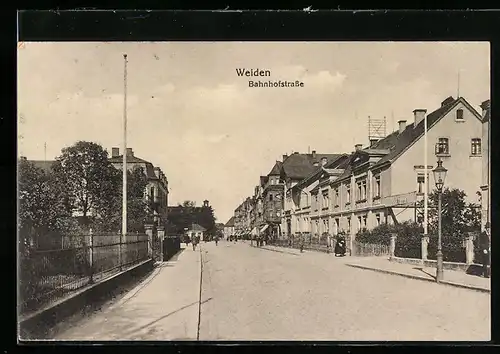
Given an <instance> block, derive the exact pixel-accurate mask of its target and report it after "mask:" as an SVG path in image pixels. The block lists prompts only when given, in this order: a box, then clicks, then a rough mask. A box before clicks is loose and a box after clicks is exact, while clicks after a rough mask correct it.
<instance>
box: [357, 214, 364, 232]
mask: <svg viewBox="0 0 500 354" xmlns="http://www.w3.org/2000/svg"><path fill="white" fill-rule="evenodd" d="M362 226H363V224H362V221H361V216H358V230H361V227H362Z"/></svg>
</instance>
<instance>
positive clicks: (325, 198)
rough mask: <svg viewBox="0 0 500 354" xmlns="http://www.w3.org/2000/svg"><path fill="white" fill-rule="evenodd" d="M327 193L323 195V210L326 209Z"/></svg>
mask: <svg viewBox="0 0 500 354" xmlns="http://www.w3.org/2000/svg"><path fill="white" fill-rule="evenodd" d="M328 204H329V203H328V193H324V194H323V209H326V208H328Z"/></svg>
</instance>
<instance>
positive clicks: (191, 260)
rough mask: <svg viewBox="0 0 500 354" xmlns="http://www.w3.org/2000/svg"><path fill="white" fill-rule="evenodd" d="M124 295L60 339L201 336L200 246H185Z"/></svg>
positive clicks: (185, 338) (166, 338) (184, 337)
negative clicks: (199, 323) (199, 324)
mask: <svg viewBox="0 0 500 354" xmlns="http://www.w3.org/2000/svg"><path fill="white" fill-rule="evenodd" d="M181 247H182V250H181V253H179V254H178V255H177V256H174V257H173V258H172V259H171V260H170V261H169V262H164V263H163V264H161V265H158V266H157V268H156V269H155V270H154V271H153V273H152V274H151V275H150V276H149V277H148V278H147V279H145V280H144V281H142V282H141V283H140V284H139V285H137V286H136V287H135V288H134V289H132V290H131V291H129V292H128V293H126V294H125V296H123V297H122V298H120V299H118V300H115V301H112V302H110V303H108V304H106V306H105V307H104V308H103V309H101V310H100V311H97V312H95V313H92V314H91V315H90V316H89V317H86V318H84V319H83V320H81V321H78V322H77V323H75V324H73V325H71V324H69V323H68V328H66V330H64V331H62V332H60V333H59V334H58V335H57V336H56V338H55V339H56V340H83V341H84V340H96V339H97V340H196V339H197V335H198V314H199V299H200V298H199V294H200V248H198V249H197V250H196V251H193V249H192V248H184V247H185V246H184V245H182V246H181Z"/></svg>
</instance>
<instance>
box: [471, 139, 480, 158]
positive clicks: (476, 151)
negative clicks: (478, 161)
mask: <svg viewBox="0 0 500 354" xmlns="http://www.w3.org/2000/svg"><path fill="white" fill-rule="evenodd" d="M470 153H471V155H481V139H479V138H474V139H472V140H471V143H470Z"/></svg>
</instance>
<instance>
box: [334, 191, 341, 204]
mask: <svg viewBox="0 0 500 354" xmlns="http://www.w3.org/2000/svg"><path fill="white" fill-rule="evenodd" d="M339 202H340V198H339V189H338V188H335V199H334V204H335V205H336V206H337V205H339Z"/></svg>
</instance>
